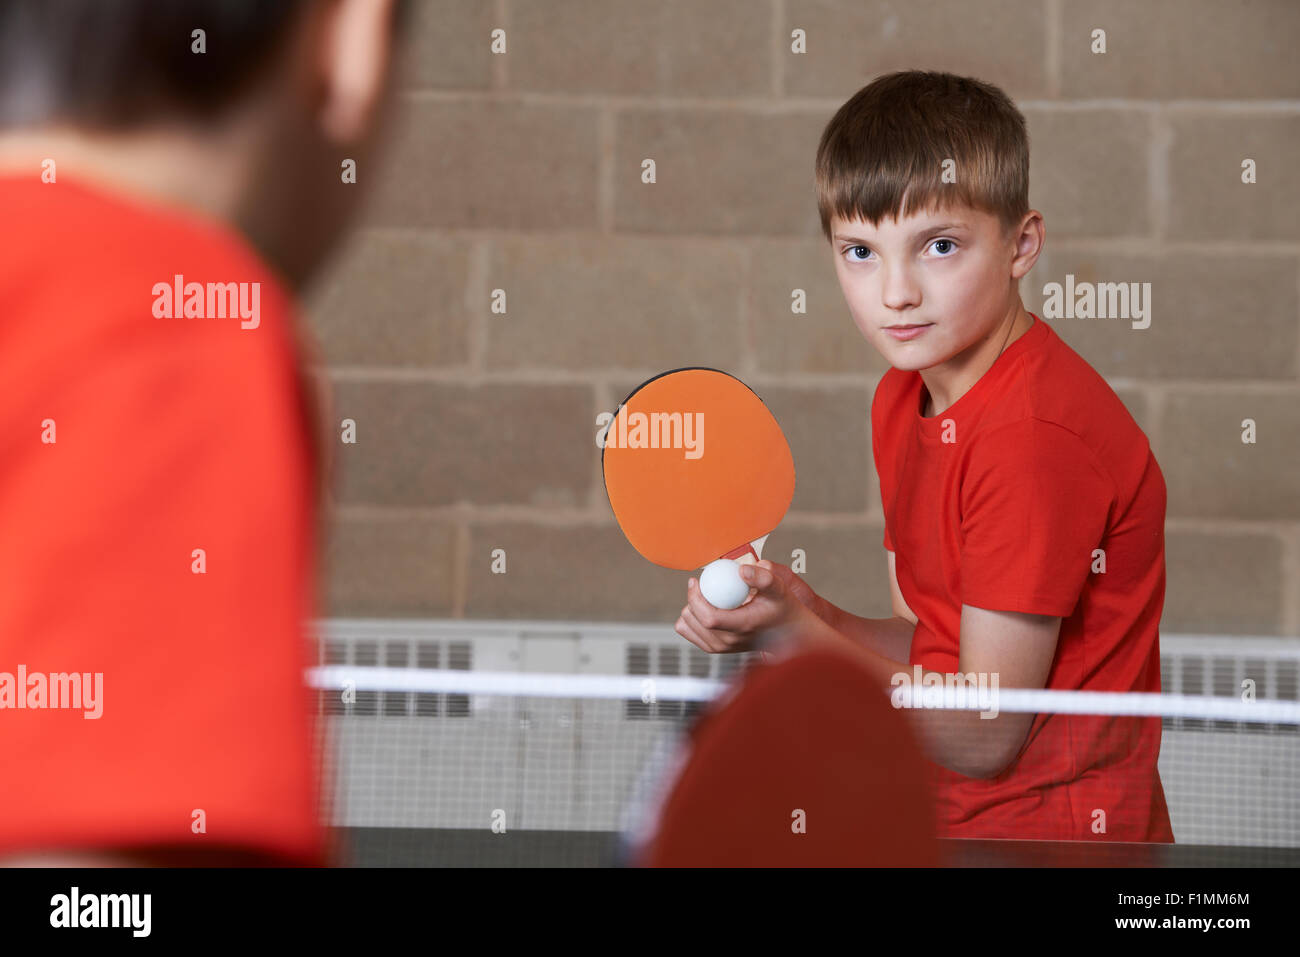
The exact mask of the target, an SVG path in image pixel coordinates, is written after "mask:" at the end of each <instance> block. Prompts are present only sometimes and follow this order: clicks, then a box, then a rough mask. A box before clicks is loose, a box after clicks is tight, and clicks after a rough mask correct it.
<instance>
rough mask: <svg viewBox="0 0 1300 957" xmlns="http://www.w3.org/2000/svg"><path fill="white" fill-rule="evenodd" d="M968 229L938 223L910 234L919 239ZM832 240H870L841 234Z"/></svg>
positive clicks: (861, 241) (856, 241)
mask: <svg viewBox="0 0 1300 957" xmlns="http://www.w3.org/2000/svg"><path fill="white" fill-rule="evenodd" d="M969 228H970V227H969V226H967V225H966V223H938V224H936V225H934V226H926V227H925V228H924V229H919V230H917V231H916V232H915V233H913V234H912V238H913V239H920V238H921V237H922V236H926V235H929V234H930V233H941V232H943V231H944V230H946V229H969ZM832 238H833V239H840V240H847V241H849V242H851V243H865V242H870V240H867V239H861V238H859V237H858V236H846V235H844V234H843V233H836V234H835V235H834V236H833V237H832Z"/></svg>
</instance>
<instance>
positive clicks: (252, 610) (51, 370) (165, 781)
mask: <svg viewBox="0 0 1300 957" xmlns="http://www.w3.org/2000/svg"><path fill="white" fill-rule="evenodd" d="M394 20H395V10H394V2H393V0H335V2H332V3H314V2H308V0H283V2H276V3H260V2H252V0H189V2H183V3H181V2H176V0H116V2H114V3H111V4H104V3H100V2H98V0H64V2H61V3H57V4H51V3H48V2H46V0H7V2H5V3H4V4H0V222H2V223H3V227H4V228H3V230H0V303H3V304H4V309H3V311H2V312H0V343H3V345H2V346H0V390H2V392H0V399H2V401H0V528H2V529H3V533H2V534H0V725H3V731H0V768H3V769H4V774H5V779H6V781H5V786H4V787H0V864H19V863H26V862H39V863H64V864H75V865H93V864H102V863H126V864H136V863H162V864H231V863H238V864H252V863H272V864H317V863H323V862H325V861H326V860H327V850H328V849H327V841H326V839H325V833H324V830H323V828H322V826H321V820H320V803H319V793H318V792H319V778H320V773H319V769H318V767H317V757H316V756H315V753H314V751H315V749H314V745H313V728H312V721H311V714H310V712H309V702H310V700H311V698H310V695H309V692H308V690H307V688H306V686H305V682H304V669H305V667H306V666H307V665H308V664H309V663H314V658H313V655H312V652H311V650H310V648H311V646H310V640H311V637H310V636H309V634H308V633H307V625H308V624H309V623H310V621H311V619H313V618H314V617H315V611H316V610H315V607H314V594H313V593H314V564H315V557H316V545H317V536H316V534H315V533H316V526H317V514H316V509H315V506H316V504H317V497H318V487H319V484H320V478H321V475H322V472H323V468H322V467H321V465H322V463H321V462H320V461H319V458H320V453H323V452H324V451H325V448H326V447H325V446H323V445H322V444H321V443H319V442H318V441H317V436H316V435H314V434H313V418H314V417H313V415H312V413H311V410H312V407H313V396H312V392H311V390H310V389H308V388H305V387H304V383H303V381H302V372H303V371H304V369H303V367H304V366H305V365H306V363H307V361H308V360H307V358H306V357H304V356H303V355H302V352H301V346H300V342H299V338H298V337H299V333H300V330H298V329H297V328H296V325H295V324H296V322H297V318H296V316H295V314H294V303H293V295H294V293H295V292H296V291H297V290H298V288H299V287H300V286H301V285H303V284H304V283H305V282H306V280H307V279H308V277H309V276H310V275H311V274H312V273H313V271H314V270H315V269H316V268H317V267H318V265H319V264H320V263H321V261H322V259H323V257H324V256H325V254H326V253H327V251H328V250H329V249H330V247H331V246H332V245H333V244H334V243H335V241H336V240H337V239H338V238H339V237H340V235H341V233H342V230H343V226H344V223H345V222H346V220H347V218H348V216H349V215H350V213H351V211H352V210H353V209H354V207H355V206H356V200H357V193H356V186H354V185H353V181H354V179H353V178H351V177H349V176H348V175H346V174H347V171H348V170H349V169H350V168H352V167H353V164H355V168H358V169H359V170H360V176H361V180H362V181H364V180H365V179H366V178H367V177H366V175H365V171H366V170H367V169H369V166H368V162H369V159H370V157H371V155H372V151H371V149H370V146H369V144H370V143H371V141H372V140H373V139H374V136H375V133H376V131H377V129H378V125H379V122H380V118H381V116H382V114H383V112H384V109H383V108H384V105H385V102H386V100H387V96H388V92H389V90H390V89H391V85H392V84H391V79H390V77H391V61H392V57H391V50H392V42H393V37H394Z"/></svg>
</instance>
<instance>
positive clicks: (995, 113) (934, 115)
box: [816, 70, 1029, 239]
mask: <svg viewBox="0 0 1300 957" xmlns="http://www.w3.org/2000/svg"><path fill="white" fill-rule="evenodd" d="M945 160H953V161H954V162H955V164H956V178H955V181H953V182H945V181H944V179H943V173H944V161H945ZM816 190H817V209H818V212H819V213H820V215H821V224H822V233H823V234H824V235H825V236H826V238H827V239H830V238H831V217H832V216H839V218H841V219H847V220H865V221H866V222H869V223H871V225H873V226H875V225H878V224H879V222H880V220H881V218H882V217H883V216H886V215H889V216H892V217H894V218H895V219H901V218H903V217H905V216H910V215H911V214H912V213H914V212H918V211H927V210H929V209H931V208H943V207H945V206H948V205H950V204H956V203H961V204H964V205H967V206H971V207H974V208H976V209H982V210H984V211H985V212H989V213H993V214H995V215H997V217H998V218H999V220H1001V222H1002V225H1003V228H1004V229H1010V228H1011V227H1013V226H1014V225H1016V223H1017V221H1018V220H1019V218H1020V217H1021V216H1023V215H1024V214H1025V213H1027V212H1029V134H1028V132H1027V131H1026V128H1025V118H1024V116H1023V115H1021V113H1020V111H1019V110H1018V109H1016V106H1015V104H1014V103H1012V102H1011V99H1010V98H1009V97H1008V96H1007V95H1006V94H1005V93H1003V92H1002V91H1001V90H1000V89H998V88H997V87H996V86H993V85H992V84H990V83H984V82H981V81H980V80H975V79H972V78H970V77H963V76H956V75H954V74H952V73H933V72H925V71H920V70H910V71H903V72H899V73H890V74H887V75H885V76H882V77H880V78H879V79H877V80H875V81H873V82H872V83H870V84H868V85H867V86H864V87H863V88H862V89H861V90H859V91H858V92H857V93H855V94H854V95H853V96H852V97H851V98H850V99H849V101H848V102H847V103H845V104H844V105H843V106H841V107H840V109H839V111H838V112H837V113H836V114H835V116H834V117H833V118H832V119H831V121H830V123H828V124H827V126H826V129H825V131H824V132H823V133H822V138H821V143H820V144H819V146H818V147H817V166H816Z"/></svg>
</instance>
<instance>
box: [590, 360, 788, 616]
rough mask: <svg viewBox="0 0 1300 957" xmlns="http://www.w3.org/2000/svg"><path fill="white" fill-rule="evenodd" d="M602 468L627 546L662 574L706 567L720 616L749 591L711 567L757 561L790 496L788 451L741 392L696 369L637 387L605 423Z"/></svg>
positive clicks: (704, 586) (750, 394)
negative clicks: (728, 560)
mask: <svg viewBox="0 0 1300 957" xmlns="http://www.w3.org/2000/svg"><path fill="white" fill-rule="evenodd" d="M601 467H602V469H603V472H604V476H605V491H606V493H607V494H608V496H609V502H610V505H611V507H612V508H613V510H614V516H615V518H616V519H617V520H618V524H619V527H620V528H621V529H622V530H623V534H624V535H625V536H627V540H628V541H629V542H630V543H631V544H632V547H633V548H635V549H636V550H637V551H638V552H640V553H641V555H642V556H643V557H645V558H646V559H648V560H649V561H651V562H653V563H654V564H656V565H661V566H663V567H664V568H675V569H678V570H681V571H690V570H692V569H696V568H701V567H703V566H708V567H706V568H705V573H704V574H702V575H701V577H700V588H701V591H702V592H703V594H704V597H705V598H706V599H707V600H708V601H710V602H712V603H713V604H714V605H717V606H718V607H720V608H735V607H738V606H739V605H740V604H743V602H744V600H745V599H746V598H747V597H748V592H749V586H748V585H745V584H744V583H743V582H741V579H740V576H739V569H738V566H736V567H735V568H732V569H731V570H730V571H728V569H729V568H731V566H729V565H728V564H727V563H722V562H718V560H720V559H730V560H733V561H739V562H742V563H743V562H754V561H758V560H759V559H761V558H762V557H763V556H762V549H763V544H764V542H766V541H767V537H768V535H769V534H770V533H771V532H772V530H773V529H774V528H776V526H777V525H778V524H780V522H781V519H782V518H784V517H785V513H786V510H787V509H788V508H789V507H790V501H791V499H793V497H794V458H793V457H792V456H791V454H790V446H789V443H787V442H786V439H785V435H784V433H782V431H781V426H780V425H778V424H777V421H776V419H775V417H773V415H772V413H771V412H770V411H769V410H768V408H767V406H766V405H764V404H763V400H762V399H760V398H759V397H758V395H757V394H756V393H755V392H754V391H753V390H752V389H750V388H749V386H747V385H745V383H743V382H741V381H740V380H739V379H737V378H736V377H735V376H733V375H730V374H728V373H726V372H722V371H720V370H718V369H707V368H698V367H696V368H685V369H673V370H672V371H670V372H664V373H661V374H660V375H657V376H655V377H654V378H652V379H649V380H647V381H645V382H643V383H642V384H641V385H639V386H638V387H637V388H636V389H634V390H633V391H632V393H631V395H629V396H628V397H627V398H626V399H624V400H623V402H622V403H621V404H620V405H619V407H618V410H617V411H616V412H615V413H614V415H613V418H612V419H611V421H610V423H609V426H608V429H607V430H606V433H605V437H604V444H603V451H602V453H601ZM715 562H718V564H717V565H716V566H715V565H714V564H713V563H715ZM714 571H716V572H717V573H718V574H716V575H712V577H710V575H711V573H712V572H714ZM736 583H740V584H736Z"/></svg>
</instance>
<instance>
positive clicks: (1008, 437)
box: [961, 419, 1115, 618]
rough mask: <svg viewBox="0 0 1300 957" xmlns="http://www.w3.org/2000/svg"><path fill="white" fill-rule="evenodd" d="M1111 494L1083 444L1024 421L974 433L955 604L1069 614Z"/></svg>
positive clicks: (1060, 430) (1067, 433)
mask: <svg viewBox="0 0 1300 957" xmlns="http://www.w3.org/2000/svg"><path fill="white" fill-rule="evenodd" d="M1114 501H1115V494H1114V491H1113V487H1112V483H1111V482H1110V480H1109V479H1108V478H1107V477H1106V475H1104V474H1103V473H1102V472H1101V471H1100V470H1099V468H1098V467H1097V463H1096V460H1095V457H1094V456H1093V454H1092V452H1091V450H1089V449H1088V447H1087V446H1086V445H1085V444H1084V443H1083V441H1082V440H1081V439H1080V438H1079V437H1078V436H1076V435H1075V434H1074V433H1072V432H1070V431H1069V430H1068V429H1065V428H1063V427H1061V426H1059V425H1056V424H1053V423H1050V422H1044V421H1041V420H1038V419H1024V420H1021V421H1019V422H1015V423H1012V424H1010V425H1006V426H1002V427H1000V428H998V429H996V430H994V431H993V432H991V433H989V434H988V435H985V436H981V437H980V438H979V440H978V441H977V443H976V445H975V447H974V448H973V449H972V450H971V457H970V461H969V464H968V466H967V468H966V471H965V473H964V475H963V477H962V483H961V532H962V550H961V600H962V603H963V604H966V605H973V606H975V607H978V608H987V609H989V610H992V611H1014V612H1023V613H1026V614H1038V615H1054V616H1057V617H1062V618H1064V617H1068V616H1069V615H1070V614H1071V613H1072V612H1073V611H1074V608H1075V605H1077V604H1078V601H1079V595H1080V594H1081V592H1082V591H1083V587H1084V584H1085V583H1086V581H1087V578H1088V575H1089V573H1090V571H1091V568H1092V562H1093V550H1094V549H1096V548H1097V547H1098V546H1099V545H1100V544H1101V541H1102V538H1103V537H1104V535H1105V532H1106V525H1107V521H1108V518H1109V515H1110V510H1111V507H1112V504H1113V503H1114Z"/></svg>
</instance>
